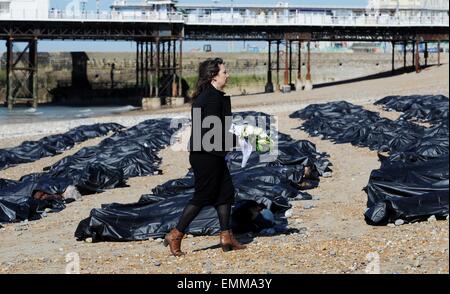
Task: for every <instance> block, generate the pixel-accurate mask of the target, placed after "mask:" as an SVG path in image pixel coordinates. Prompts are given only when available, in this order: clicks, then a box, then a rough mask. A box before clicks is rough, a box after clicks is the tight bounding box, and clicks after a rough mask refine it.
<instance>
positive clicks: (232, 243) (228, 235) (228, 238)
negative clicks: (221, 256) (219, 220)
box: [220, 230, 247, 252]
mask: <svg viewBox="0 0 450 294" xmlns="http://www.w3.org/2000/svg"><path fill="white" fill-rule="evenodd" d="M220 246H222V250H223V251H224V252H227V251H231V250H241V249H245V248H247V246H244V245H242V244H241V243H239V242H238V241H237V240H236V239H235V238H234V236H233V233H232V232H231V230H228V231H223V232H220Z"/></svg>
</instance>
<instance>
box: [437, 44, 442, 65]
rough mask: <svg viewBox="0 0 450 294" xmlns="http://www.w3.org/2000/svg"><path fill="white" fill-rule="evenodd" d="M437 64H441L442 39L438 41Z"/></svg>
mask: <svg viewBox="0 0 450 294" xmlns="http://www.w3.org/2000/svg"><path fill="white" fill-rule="evenodd" d="M437 54H438V56H437V60H438V61H437V64H438V66H441V40H439V41H438V43H437Z"/></svg>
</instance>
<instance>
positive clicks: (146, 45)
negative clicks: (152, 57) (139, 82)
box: [144, 41, 149, 97]
mask: <svg viewBox="0 0 450 294" xmlns="http://www.w3.org/2000/svg"><path fill="white" fill-rule="evenodd" d="M148 95H149V84H148V41H146V42H145V94H144V96H145V97H148Z"/></svg>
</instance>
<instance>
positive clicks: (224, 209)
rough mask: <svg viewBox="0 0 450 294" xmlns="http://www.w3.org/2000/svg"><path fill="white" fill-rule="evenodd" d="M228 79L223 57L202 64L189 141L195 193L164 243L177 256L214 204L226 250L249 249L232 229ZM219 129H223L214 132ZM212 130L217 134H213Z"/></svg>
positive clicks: (234, 141)
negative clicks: (198, 219)
mask: <svg viewBox="0 0 450 294" xmlns="http://www.w3.org/2000/svg"><path fill="white" fill-rule="evenodd" d="M228 78H229V75H228V73H227V71H226V68H225V65H224V62H223V60H222V59H220V58H215V59H207V60H206V61H204V62H202V63H201V64H200V66H199V77H198V82H197V86H196V89H195V92H194V94H193V97H192V99H193V103H192V111H191V115H192V131H191V139H190V141H189V150H190V154H189V162H190V164H191V166H192V169H193V171H194V186H195V192H194V196H193V198H192V199H191V200H190V201H189V202H188V204H187V205H186V207H185V208H184V210H183V213H182V215H181V217H180V219H179V221H178V224H177V226H176V227H175V228H174V229H172V230H171V231H170V233H168V234H167V235H166V236H165V238H164V245H165V246H169V248H170V252H171V253H172V254H173V255H175V256H181V255H184V253H183V252H182V251H181V240H182V239H183V236H184V234H185V230H186V229H187V227H188V226H189V224H190V223H191V222H192V221H193V220H194V219H195V217H196V216H197V215H198V214H199V213H200V211H201V209H202V208H203V207H205V206H214V207H215V209H216V211H217V214H218V218H219V223H220V230H221V232H220V245H221V247H222V250H223V251H230V250H240V249H245V248H246V247H245V246H243V245H241V244H240V243H239V242H238V241H237V240H236V239H235V238H234V237H233V234H232V232H231V229H230V217H231V206H232V204H233V203H234V187H233V182H232V179H231V176H230V172H229V170H228V167H227V165H226V161H225V156H226V155H227V153H228V152H229V151H230V150H231V148H232V147H233V146H234V145H235V144H236V142H237V140H236V138H235V136H234V135H232V134H230V133H229V132H228V130H229V127H230V125H231V101H230V97H229V96H226V95H225V93H224V92H223V89H224V88H225V86H226V84H227V82H228ZM206 118H208V121H209V122H210V121H212V122H215V123H211V124H208V123H206V124H205V125H208V126H210V127H204V126H203V127H202V125H203V122H204V120H205V119H206ZM227 118H228V119H227ZM211 125H212V127H211ZM217 129H218V130H219V131H218V132H215V133H214V131H216V130H217ZM211 133H214V135H213V136H211ZM205 135H208V136H205ZM230 137H231V140H229V139H230ZM208 138H209V140H208ZM227 138H228V139H227ZM204 139H205V140H204ZM211 139H212V140H211ZM229 142H231V144H228V143H229ZM228 145H231V146H228Z"/></svg>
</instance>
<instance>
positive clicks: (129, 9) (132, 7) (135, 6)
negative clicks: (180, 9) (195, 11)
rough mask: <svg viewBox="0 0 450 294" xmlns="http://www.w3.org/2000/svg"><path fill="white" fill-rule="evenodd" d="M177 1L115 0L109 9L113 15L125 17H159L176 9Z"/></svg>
mask: <svg viewBox="0 0 450 294" xmlns="http://www.w3.org/2000/svg"><path fill="white" fill-rule="evenodd" d="M177 2H178V1H175V0H153V1H149V0H144V1H127V0H116V1H114V3H113V4H112V5H111V10H112V14H113V16H114V17H117V16H121V17H122V18H125V19H126V18H128V17H136V16H149V17H151V16H158V19H161V18H164V17H165V16H167V14H168V13H170V12H175V11H176V8H175V5H176V4H177Z"/></svg>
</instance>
